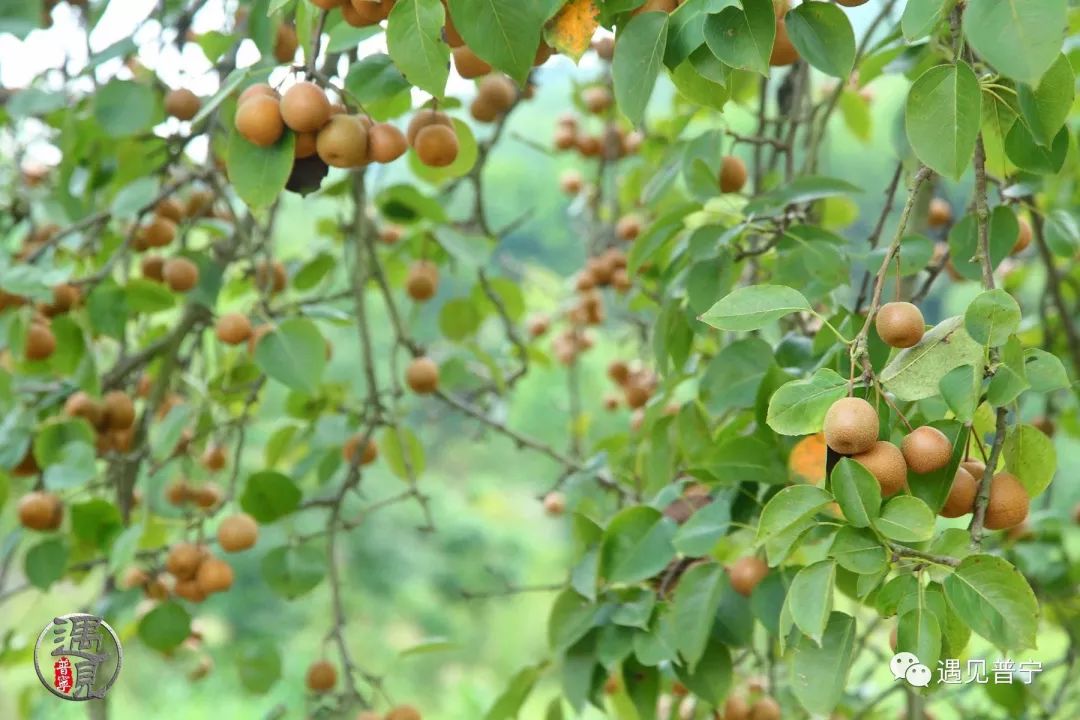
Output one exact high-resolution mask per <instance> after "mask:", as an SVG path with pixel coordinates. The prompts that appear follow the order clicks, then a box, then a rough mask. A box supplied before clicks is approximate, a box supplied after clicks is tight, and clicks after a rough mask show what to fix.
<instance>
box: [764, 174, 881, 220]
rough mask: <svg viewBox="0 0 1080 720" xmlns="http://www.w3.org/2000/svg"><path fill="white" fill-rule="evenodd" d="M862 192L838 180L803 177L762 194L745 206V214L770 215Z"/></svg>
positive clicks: (813, 176)
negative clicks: (800, 205) (802, 205)
mask: <svg viewBox="0 0 1080 720" xmlns="http://www.w3.org/2000/svg"><path fill="white" fill-rule="evenodd" d="M860 192H862V190H861V189H860V188H859V187H857V186H855V185H852V184H851V183H849V182H847V181H846V180H840V179H839V178H831V177H820V176H818V175H803V176H801V177H797V178H795V179H794V180H792V181H791V182H789V183H787V184H785V185H781V186H779V187H777V188H774V189H772V190H769V191H767V192H764V193H762V194H761V195H759V196H758V197H756V198H754V199H753V200H751V201H750V202H748V203H747V204H746V210H745V211H746V213H748V214H754V215H772V214H775V213H777V212H780V211H781V210H783V209H784V208H786V207H787V206H788V205H797V204H802V203H808V202H812V201H814V200H823V199H825V198H830V197H837V196H841V195H851V194H854V193H860Z"/></svg>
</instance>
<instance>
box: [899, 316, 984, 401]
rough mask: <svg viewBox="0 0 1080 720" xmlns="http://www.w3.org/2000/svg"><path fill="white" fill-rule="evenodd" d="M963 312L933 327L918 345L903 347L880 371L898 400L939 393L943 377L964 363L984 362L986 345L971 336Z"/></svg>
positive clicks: (914, 398) (921, 397)
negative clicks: (966, 327) (965, 326)
mask: <svg viewBox="0 0 1080 720" xmlns="http://www.w3.org/2000/svg"><path fill="white" fill-rule="evenodd" d="M963 325H964V318H963V317H962V316H960V315H957V316H954V317H951V318H946V319H945V320H942V321H941V322H939V323H938V324H937V325H935V326H934V327H933V329H931V330H930V331H929V332H927V333H926V335H924V336H923V339H922V340H921V341H920V342H919V344H918V345H915V346H914V347H910V348H907V349H906V350H901V351H900V352H898V353H897V354H896V355H894V356H893V359H892V361H891V362H889V364H888V365H886V366H885V367H884V369H882V371H881V373H880V376H879V377H880V379H881V383H882V384H883V385H884V386H885V389H887V390H888V391H889V392H891V393H893V394H894V395H896V397H897V399H898V400H904V401H910V400H922V399H923V398H928V397H934V396H935V395H937V394H938V384H939V383H940V382H941V378H943V377H945V375H946V374H947V373H948V372H949V371H950V370H952V369H953V368H956V367H959V366H961V365H976V364H977V365H981V364H982V360H983V347H982V346H981V345H979V343H977V342H975V341H974V340H972V339H971V337H970V336H969V335H968V334H967V331H966V330H965V329H964V327H963Z"/></svg>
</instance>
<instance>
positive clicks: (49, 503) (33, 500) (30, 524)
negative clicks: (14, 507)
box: [18, 490, 64, 531]
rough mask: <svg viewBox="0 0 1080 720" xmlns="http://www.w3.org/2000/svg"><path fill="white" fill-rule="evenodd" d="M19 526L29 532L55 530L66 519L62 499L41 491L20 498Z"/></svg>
mask: <svg viewBox="0 0 1080 720" xmlns="http://www.w3.org/2000/svg"><path fill="white" fill-rule="evenodd" d="M18 512H19V524H21V525H22V526H23V527H24V528H27V529H28V530H41V531H45V530H55V529H56V528H58V527H60V522H61V521H62V520H63V519H64V506H63V504H62V503H61V502H60V498H58V497H57V496H56V495H53V494H52V493H48V492H42V491H40V490H38V491H35V492H30V493H27V494H26V495H23V496H22V497H21V498H19V507H18Z"/></svg>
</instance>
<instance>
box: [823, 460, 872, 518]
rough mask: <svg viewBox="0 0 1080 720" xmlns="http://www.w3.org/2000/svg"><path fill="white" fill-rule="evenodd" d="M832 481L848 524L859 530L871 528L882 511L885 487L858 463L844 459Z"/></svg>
mask: <svg viewBox="0 0 1080 720" xmlns="http://www.w3.org/2000/svg"><path fill="white" fill-rule="evenodd" d="M830 481H831V483H832V485H831V487H832V492H833V495H834V496H835V497H836V502H837V504H839V505H840V509H841V510H842V511H843V512H844V517H845V518H846V519H847V521H848V522H849V523H851V524H852V525H854V526H855V527H859V528H864V527H869V526H870V524H871V523H872V522H873V521H874V519H876V518H877V516H878V512H879V511H880V510H881V486H880V485H879V484H878V481H877V479H876V478H875V477H874V476H873V474H871V472H870V471H869V470H867V469H866V468H865V467H863V466H862V465H860V464H859V463H858V462H856V461H855V460H852V459H851V458H841V459H840V462H838V463H836V466H835V467H834V468H833V471H832V475H831V477H830Z"/></svg>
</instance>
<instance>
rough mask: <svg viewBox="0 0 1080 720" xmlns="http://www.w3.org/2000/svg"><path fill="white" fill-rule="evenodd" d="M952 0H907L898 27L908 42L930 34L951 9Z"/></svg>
mask: <svg viewBox="0 0 1080 720" xmlns="http://www.w3.org/2000/svg"><path fill="white" fill-rule="evenodd" d="M952 6H953V0H908V2H907V5H905V6H904V14H903V15H902V16H901V17H900V28H901V30H903V33H904V38H905V39H907V40H908V41H909V42H911V41H915V40H921V39H922V38H924V37H926V36H927V35H929V34H931V33H932V32H933V31H934V29H935V28H936V27H937V26H938V25H939V24H941V21H942V20H944V19H945V16H946V15H948V14H949V11H950V10H952Z"/></svg>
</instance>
